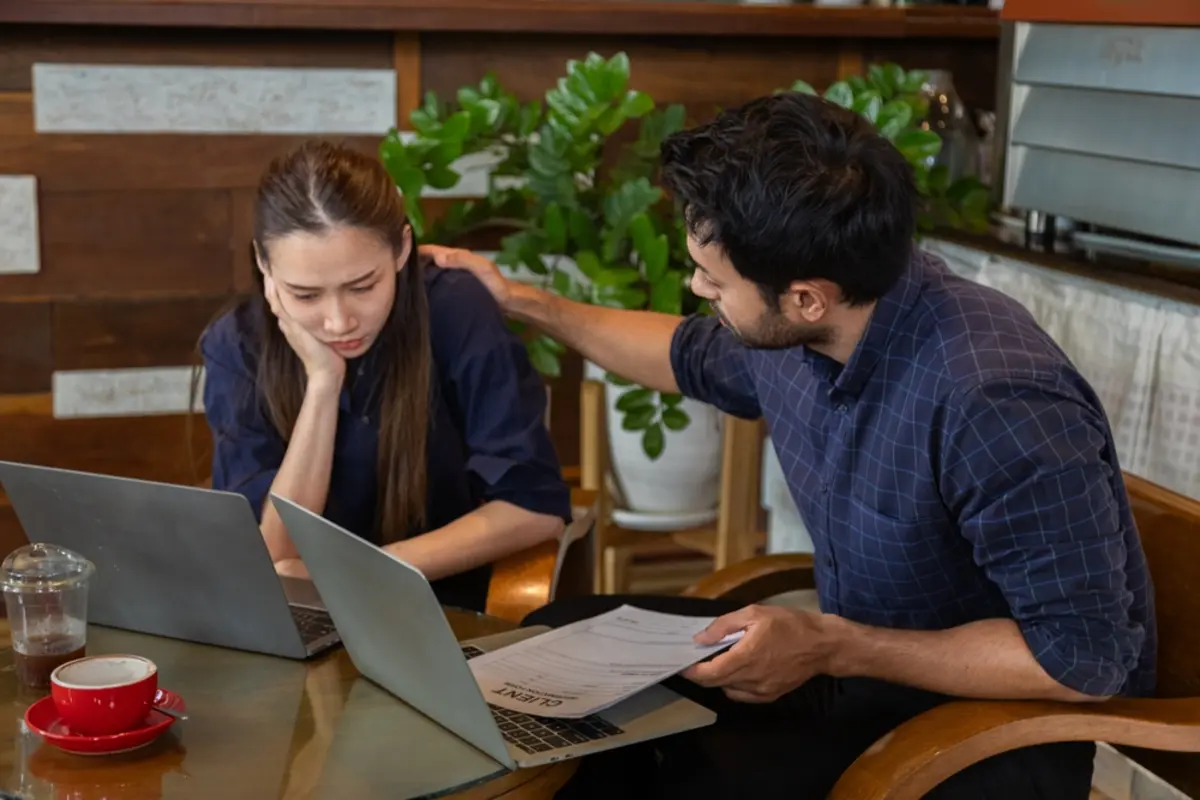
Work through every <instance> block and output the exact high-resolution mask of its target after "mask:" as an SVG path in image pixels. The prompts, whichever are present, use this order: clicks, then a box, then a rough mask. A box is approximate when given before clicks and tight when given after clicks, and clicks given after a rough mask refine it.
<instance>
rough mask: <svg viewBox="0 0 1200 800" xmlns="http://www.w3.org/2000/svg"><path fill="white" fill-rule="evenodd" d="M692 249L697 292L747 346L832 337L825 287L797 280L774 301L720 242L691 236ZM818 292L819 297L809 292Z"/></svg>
mask: <svg viewBox="0 0 1200 800" xmlns="http://www.w3.org/2000/svg"><path fill="white" fill-rule="evenodd" d="M688 252H689V253H690V254H691V256H692V260H693V261H695V262H696V267H697V269H696V271H695V272H694V273H693V274H692V284H691V286H692V292H693V293H694V294H695V295H696V296H697V297H702V298H704V299H705V300H707V301H708V303H709V305H710V306H712V309H713V312H714V313H715V314H716V315H717V318H718V319H720V320H721V323H722V324H723V325H724V326H725V327H727V328H729V330H730V331H732V332H733V334H734V335H735V336H737V337H738V339H740V340H741V341H742V342H743V343H744V344H745V345H746V346H747V347H754V348H758V349H762V350H783V349H787V348H790V347H799V346H801V345H806V346H809V347H812V346H819V345H822V344H827V343H828V342H829V341H830V340H831V339H832V329H831V328H830V326H829V324H828V323H827V322H824V321H823V319H824V317H825V309H826V306H825V304H824V301H825V296H824V292H825V289H824V287H817V286H813V285H811V284H809V283H807V282H800V281H797V282H795V283H794V284H792V286H791V287H790V288H789V289H788V291H787V292H785V293H784V294H782V295H779V296H778V297H775V298H772V299H773V301H774V302H772V300H769V299H768V298H767V297H766V296H764V293H763V292H762V290H761V289H760V287H759V286H758V284H756V283H754V282H753V281H751V280H748V279H746V278H743V277H742V276H741V275H740V274H738V271H737V270H736V269H735V268H734V266H733V264H731V263H730V262H729V259H728V258H727V257H726V256H725V252H724V250H723V249H722V248H721V247H719V246H718V245H715V244H708V245H703V246H702V245H700V244H698V243H697V242H696V241H695V239H693V238H692V237H691V236H689V237H688ZM814 291H815V292H817V293H818V295H819V296H818V297H816V298H813V297H812V296H811V294H810V293H811V292H814ZM814 299H815V301H816V302H815V303H814Z"/></svg>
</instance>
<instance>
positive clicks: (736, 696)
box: [724, 686, 777, 703]
mask: <svg viewBox="0 0 1200 800" xmlns="http://www.w3.org/2000/svg"><path fill="white" fill-rule="evenodd" d="M724 692H725V696H726V697H728V698H729V699H730V700H733V701H734V702H736V703H770V702H772V701H774V700H776V699H777V696H776V695H763V694H756V693H754V692H750V691H746V690H745V689H735V688H734V687H732V686H727V687H725V689H724Z"/></svg>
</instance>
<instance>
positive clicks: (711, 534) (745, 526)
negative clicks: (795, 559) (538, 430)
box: [579, 380, 764, 594]
mask: <svg viewBox="0 0 1200 800" xmlns="http://www.w3.org/2000/svg"><path fill="white" fill-rule="evenodd" d="M579 406H580V444H579V458H580V462H581V463H580V481H579V485H580V486H581V487H583V488H585V489H588V490H591V491H594V492H596V493H597V498H598V504H597V510H596V523H595V530H594V532H593V535H592V536H593V541H594V550H595V552H596V556H595V580H594V588H595V591H596V592H597V593H600V594H617V593H621V592H626V591H628V590H629V586H628V572H629V564H630V562H631V561H632V559H633V558H634V556H636V555H663V554H687V553H701V554H703V555H707V556H709V557H710V558H712V559H713V568H714V569H717V570H720V569H724V568H725V567H727V566H729V565H730V564H735V563H737V562H739V561H742V560H744V559H747V558H750V557H751V556H753V555H754V554H755V553H756V552H757V551H758V548H759V546H760V545H761V544H762V543H763V540H764V536H763V535H762V532H761V531H760V530H759V527H760V526H759V515H760V508H759V502H758V500H759V481H760V477H761V472H762V447H763V437H764V429H763V424H762V421H761V420H754V421H748V420H743V419H738V418H737V417H732V416H729V415H726V416H725V419H724V423H725V431H724V435H723V442H722V455H721V489H720V495H719V497H718V498H717V521H716V525H715V526H714V527H708V528H700V529H693V530H681V531H673V532H671V533H661V532H652V531H639V530H626V529H624V528H620V527H618V526H616V525H614V524H613V523H612V509H613V500H612V496H611V494H610V492H609V491H608V490H607V484H606V476H607V475H608V472H609V467H610V463H609V455H608V422H607V419H606V418H607V413H606V409H607V404H606V402H605V385H604V383H603V382H602V381H597V380H585V381H583V384H582V386H581V387H580V403H579Z"/></svg>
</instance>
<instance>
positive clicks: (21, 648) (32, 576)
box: [0, 543, 96, 689]
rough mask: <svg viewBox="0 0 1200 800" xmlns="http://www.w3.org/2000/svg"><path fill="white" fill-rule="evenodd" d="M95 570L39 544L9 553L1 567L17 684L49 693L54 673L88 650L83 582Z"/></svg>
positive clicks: (68, 554)
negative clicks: (48, 689) (61, 665)
mask: <svg viewBox="0 0 1200 800" xmlns="http://www.w3.org/2000/svg"><path fill="white" fill-rule="evenodd" d="M95 571H96V568H95V566H94V565H93V564H92V562H90V561H88V560H87V559H86V558H84V557H83V556H81V555H79V554H78V553H74V552H72V551H70V550H67V549H66V548H64V547H59V546H58V545H53V544H43V543H34V544H28V545H25V546H24V547H21V548H19V549H17V550H14V551H13V552H12V553H10V554H9V555H8V558H6V559H4V563H3V564H0V589H3V591H4V603H5V607H6V608H7V610H8V625H9V630H10V631H11V633H12V649H13V662H14V665H15V666H16V673H17V680H18V681H19V682H20V683H21V685H23V686H25V687H28V688H34V689H45V688H48V687H49V686H50V673H52V672H54V670H55V668H57V667H58V666H59V665H60V664H65V663H66V662H68V661H72V660H74V659H76V658H80V657H82V656H83V655H84V653H85V652H86V651H87V590H88V579H89V578H91V576H92V573H93V572H95Z"/></svg>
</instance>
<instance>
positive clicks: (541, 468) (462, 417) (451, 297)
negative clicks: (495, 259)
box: [429, 272, 571, 522]
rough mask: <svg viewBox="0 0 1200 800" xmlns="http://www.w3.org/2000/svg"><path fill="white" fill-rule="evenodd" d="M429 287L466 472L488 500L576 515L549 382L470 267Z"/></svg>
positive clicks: (436, 348) (435, 340) (435, 335)
mask: <svg viewBox="0 0 1200 800" xmlns="http://www.w3.org/2000/svg"><path fill="white" fill-rule="evenodd" d="M437 281H438V283H440V284H442V285H440V286H437V287H436V288H435V289H433V290H431V291H430V309H429V310H430V322H431V329H432V334H433V347H434V355H435V361H436V363H437V368H438V370H439V372H440V377H441V385H442V386H444V387H446V388H447V390H448V391H449V392H451V394H452V396H451V397H449V398H447V399H448V400H449V401H450V407H451V409H453V410H454V413H455V415H456V416H457V417H458V418H459V424H460V426H461V430H462V435H463V439H464V442H465V445H466V449H467V454H466V458H467V470H468V472H469V473H470V476H471V479H472V482H473V484H474V486H475V488H476V490H477V491H478V493H479V495H480V496H481V497H482V498H483V499H484V500H485V501H493V500H503V501H505V502H508V503H511V504H513V505H515V506H517V507H519V508H523V509H525V510H527V511H532V512H535V513H541V514H548V515H551V516H555V517H559V518H560V519H562V520H564V521H568V522H569V521H570V519H571V491H570V488H569V487H568V486H567V484H566V481H565V480H564V479H563V477H562V468H561V466H560V465H559V461H558V455H557V454H556V453H555V450H554V445H553V443H552V442H551V440H550V433H549V431H548V430H547V429H546V422H545V414H546V387H545V384H544V383H543V382H542V379H541V376H540V375H539V374H538V373H537V372H536V371H535V370H534V368H533V365H532V364H531V363H530V360H529V356H528V354H527V353H526V351H525V345H524V343H523V342H522V341H521V340H520V338H518V337H517V336H516V335H515V334H514V333H513V332H512V331H510V330H509V329H508V327H507V326H506V325H505V322H504V318H503V316H502V315H501V313H500V309H499V307H498V306H497V305H496V303H495V301H494V300H493V299H492V296H491V295H490V294H488V292H487V290H486V289H485V288H484V287H483V285H482V284H481V283H479V281H478V280H477V279H476V278H474V277H473V276H471V275H470V274H469V273H466V272H445V273H443V274H442V275H440V276H438V278H437Z"/></svg>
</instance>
